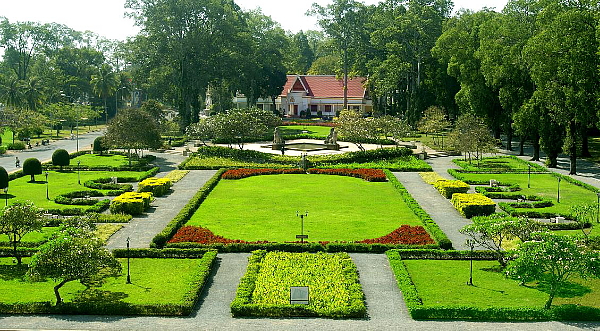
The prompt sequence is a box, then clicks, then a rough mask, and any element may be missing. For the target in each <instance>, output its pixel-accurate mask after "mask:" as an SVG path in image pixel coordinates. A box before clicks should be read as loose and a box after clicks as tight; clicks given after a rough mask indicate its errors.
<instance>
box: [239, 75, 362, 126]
mask: <svg viewBox="0 0 600 331" xmlns="http://www.w3.org/2000/svg"><path fill="white" fill-rule="evenodd" d="M365 82H366V79H365V78H364V77H354V78H352V79H349V80H348V108H350V109H356V110H360V111H363V112H371V111H372V108H373V104H372V101H371V99H370V98H369V96H368V94H367V90H366V89H365V87H364V84H365ZM234 103H235V104H236V105H237V107H238V108H244V107H246V98H245V97H244V96H243V95H238V96H237V97H236V98H235V100H234ZM257 106H258V107H259V108H261V109H269V110H272V107H273V101H272V100H268V99H264V100H263V99H259V100H258V102H257ZM275 107H276V109H277V110H278V111H279V112H280V113H282V114H283V115H284V116H289V117H298V116H300V115H301V114H305V113H306V112H309V111H310V113H311V114H312V115H313V116H317V115H318V114H319V113H320V114H321V115H322V116H335V114H336V112H337V111H340V110H342V109H343V107H344V82H343V80H342V79H338V78H336V77H335V76H334V75H288V76H287V82H286V84H285V86H284V87H283V91H282V92H281V95H280V96H279V97H278V98H277V99H276V100H275Z"/></svg>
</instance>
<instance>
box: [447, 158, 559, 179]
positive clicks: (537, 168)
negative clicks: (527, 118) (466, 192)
mask: <svg viewBox="0 0 600 331" xmlns="http://www.w3.org/2000/svg"><path fill="white" fill-rule="evenodd" d="M491 158H494V159H500V158H506V159H513V160H516V161H518V162H519V163H521V164H523V165H525V166H531V170H532V171H531V173H532V174H542V173H548V172H549V171H548V169H546V167H544V166H541V165H539V164H537V163H531V162H528V161H525V160H523V159H520V158H518V157H516V156H514V155H502V156H494V157H491ZM458 161H463V160H460V159H454V160H452V162H453V163H454V164H456V165H458V166H460V165H459V164H458ZM459 171H461V172H476V173H480V174H488V173H489V174H499V173H515V174H523V173H525V174H526V173H529V170H527V171H516V170H512V169H511V170H502V171H469V170H464V169H460V170H459Z"/></svg>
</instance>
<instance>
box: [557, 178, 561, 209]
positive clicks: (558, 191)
mask: <svg viewBox="0 0 600 331" xmlns="http://www.w3.org/2000/svg"><path fill="white" fill-rule="evenodd" d="M556 178H557V179H558V187H557V190H556V202H559V203H560V180H561V178H560V177H556Z"/></svg>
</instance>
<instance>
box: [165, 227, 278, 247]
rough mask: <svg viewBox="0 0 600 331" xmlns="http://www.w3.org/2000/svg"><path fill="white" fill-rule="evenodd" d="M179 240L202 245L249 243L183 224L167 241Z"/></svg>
mask: <svg viewBox="0 0 600 331" xmlns="http://www.w3.org/2000/svg"><path fill="white" fill-rule="evenodd" d="M179 242H195V243H199V244H204V245H211V244H234V243H236V244H240V243H241V244H247V243H250V242H248V241H245V240H233V239H227V238H223V237H221V236H217V235H216V234H214V233H213V232H212V231H210V230H209V229H205V228H202V227H199V226H184V227H182V228H181V229H179V231H177V233H175V235H174V236H173V238H171V240H169V241H168V243H179ZM252 243H256V244H260V243H266V241H256V242H252Z"/></svg>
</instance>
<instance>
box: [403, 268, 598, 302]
mask: <svg viewBox="0 0 600 331" xmlns="http://www.w3.org/2000/svg"><path fill="white" fill-rule="evenodd" d="M403 263H404V264H405V265H406V267H407V269H408V272H409V274H410V277H411V279H412V281H413V283H414V284H415V286H416V288H417V291H418V293H419V296H420V298H421V299H422V300H423V305H424V306H472V307H478V308H488V307H512V308H518V307H529V308H543V306H544V304H545V302H546V300H547V299H548V294H547V293H546V292H545V291H544V290H545V288H544V287H543V286H540V285H538V284H536V283H530V284H527V285H526V286H520V285H519V282H518V281H516V280H511V279H507V278H506V277H505V276H504V273H502V272H501V271H499V264H498V262H497V261H473V284H474V285H475V286H469V285H467V281H468V280H469V261H468V260H464V261H456V260H403ZM559 304H580V305H585V306H590V307H600V280H597V279H596V280H580V279H577V280H575V281H574V282H573V283H572V284H571V286H570V287H569V288H568V289H566V290H564V291H562V292H561V293H559V294H558V295H557V297H556V298H555V299H554V302H553V305H559Z"/></svg>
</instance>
